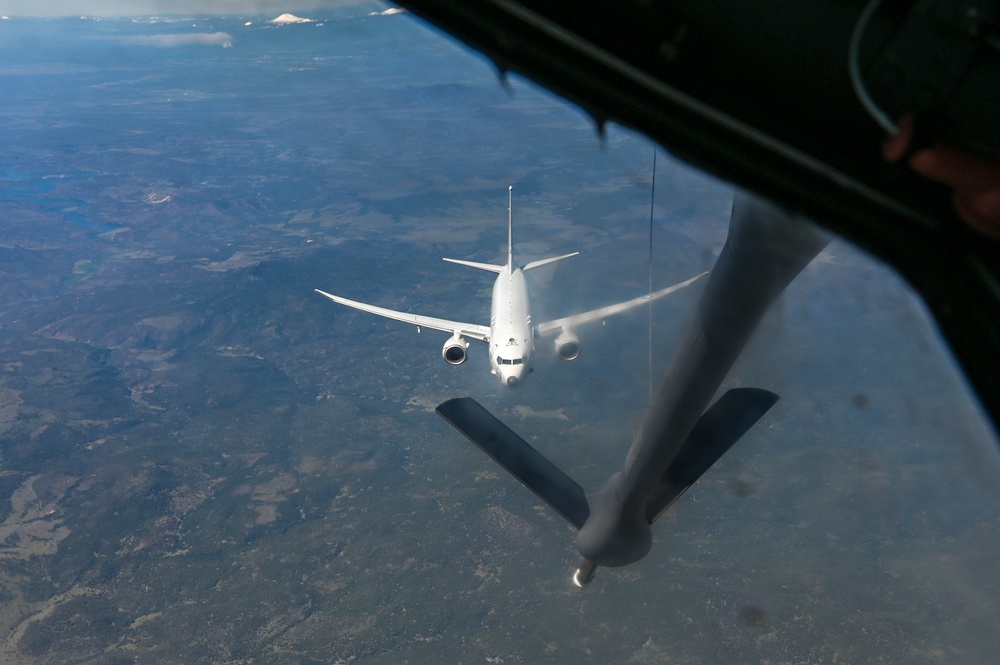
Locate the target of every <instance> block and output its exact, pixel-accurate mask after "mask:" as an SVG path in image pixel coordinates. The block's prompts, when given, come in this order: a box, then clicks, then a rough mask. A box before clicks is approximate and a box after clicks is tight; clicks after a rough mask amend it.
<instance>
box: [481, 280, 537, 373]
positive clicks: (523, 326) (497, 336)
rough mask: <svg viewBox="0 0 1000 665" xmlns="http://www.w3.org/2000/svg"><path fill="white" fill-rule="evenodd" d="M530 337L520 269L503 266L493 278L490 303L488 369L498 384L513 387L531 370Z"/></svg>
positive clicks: (532, 350) (532, 351)
mask: <svg viewBox="0 0 1000 665" xmlns="http://www.w3.org/2000/svg"><path fill="white" fill-rule="evenodd" d="M534 340H535V332H534V330H532V328H531V309H530V306H529V301H528V285H527V283H526V282H525V279H524V273H523V272H522V271H521V269H520V268H514V269H513V270H511V267H510V266H507V267H505V268H504V269H503V270H502V271H501V272H500V273H499V274H498V275H497V278H496V281H495V282H493V301H492V303H491V305H490V370H491V372H492V373H493V375H494V376H496V377H497V379H499V381H500V383H501V384H503V385H505V386H507V387H509V388H516V387H518V386H519V385H521V383H522V382H523V381H524V379H525V377H526V376H527V374H528V373H530V372H531V365H532V363H533V362H534V359H535V341H534Z"/></svg>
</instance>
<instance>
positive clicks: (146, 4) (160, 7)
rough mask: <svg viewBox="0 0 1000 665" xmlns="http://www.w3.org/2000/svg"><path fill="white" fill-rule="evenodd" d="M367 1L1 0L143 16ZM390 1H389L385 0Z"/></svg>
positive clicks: (36, 7) (46, 12)
mask: <svg viewBox="0 0 1000 665" xmlns="http://www.w3.org/2000/svg"><path fill="white" fill-rule="evenodd" d="M359 4H370V3H366V2H363V1H362V0H304V1H303V2H288V1H287V0H285V1H282V0H45V2H39V1H38V0H0V15H3V16H37V17H53V16H142V15H147V14H240V15H247V14H263V15H267V14H274V15H276V16H277V15H278V14H283V13H285V12H289V13H292V14H294V13H296V12H305V11H307V10H310V9H324V8H329V7H344V6H349V5H359ZM386 4H389V3H386Z"/></svg>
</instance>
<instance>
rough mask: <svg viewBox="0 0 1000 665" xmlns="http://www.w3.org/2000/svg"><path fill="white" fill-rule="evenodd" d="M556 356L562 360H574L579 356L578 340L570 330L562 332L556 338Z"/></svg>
mask: <svg viewBox="0 0 1000 665" xmlns="http://www.w3.org/2000/svg"><path fill="white" fill-rule="evenodd" d="M556 354H557V355H558V356H559V357H560V358H561V359H563V360H576V358H577V356H579V355H580V338H579V337H577V336H576V335H575V334H574V333H573V331H572V330H564V331H562V333H560V335H559V337H556Z"/></svg>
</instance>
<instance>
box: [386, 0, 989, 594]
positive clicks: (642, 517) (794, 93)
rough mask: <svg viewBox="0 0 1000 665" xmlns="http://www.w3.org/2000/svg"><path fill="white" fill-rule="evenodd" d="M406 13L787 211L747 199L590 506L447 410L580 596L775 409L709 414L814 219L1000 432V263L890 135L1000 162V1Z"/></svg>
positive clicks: (556, 477) (537, 460) (566, 483)
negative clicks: (926, 325)
mask: <svg viewBox="0 0 1000 665" xmlns="http://www.w3.org/2000/svg"><path fill="white" fill-rule="evenodd" d="M400 4H401V5H403V6H404V7H406V8H408V9H410V10H411V11H413V12H414V13H416V14H418V15H419V16H421V17H423V18H424V19H426V20H428V21H430V22H432V23H434V24H436V25H437V26H439V27H441V28H443V29H444V30H446V31H448V32H449V33H451V34H452V35H454V36H455V37H457V38H458V39H460V40H462V41H463V42H465V43H466V44H468V45H470V46H471V47H473V48H475V49H477V50H479V51H481V52H483V53H484V54H486V55H487V56H488V57H489V58H491V59H492V60H493V62H494V63H495V64H496V66H497V69H498V71H499V72H500V73H501V76H506V74H507V72H510V71H515V72H518V73H520V74H522V75H524V76H526V77H527V78H529V79H531V80H533V81H535V82H536V83H539V84H541V85H542V86H544V87H547V88H549V89H550V90H552V91H554V92H556V93H557V94H560V95H562V96H563V97H565V98H567V99H568V100H570V101H572V102H574V103H576V104H578V105H580V106H581V107H582V108H583V109H585V110H586V111H587V112H588V113H590V115H591V116H592V117H593V118H594V120H595V122H596V124H597V126H598V128H599V130H603V126H604V124H605V123H606V122H608V121H613V122H617V123H620V124H623V125H626V126H630V127H633V128H635V129H638V130H639V131H641V132H643V133H645V134H646V135H648V136H649V137H650V138H652V139H653V140H654V141H656V142H658V143H659V144H661V145H663V146H664V147H666V148H667V149H668V150H669V151H670V152H671V153H673V154H674V155H676V156H678V157H680V158H681V159H684V160H685V161H687V162H689V163H691V164H693V165H694V166H696V167H698V168H701V169H703V170H706V171H709V172H711V173H713V174H715V175H717V176H719V177H722V178H724V179H726V180H729V181H731V182H733V183H735V184H737V185H739V186H741V187H744V188H746V189H747V190H749V191H753V192H755V193H756V194H758V195H762V196H763V197H766V198H767V199H770V200H772V201H776V202H779V203H780V204H781V207H778V206H776V205H773V204H770V203H766V202H764V201H763V200H760V199H755V198H754V197H752V196H747V197H738V199H737V201H736V203H735V204H734V210H733V216H732V220H731V225H730V235H729V239H728V241H727V243H726V246H725V248H724V250H723V253H722V255H720V257H719V261H718V263H717V265H716V267H715V268H714V269H713V271H712V273H711V275H710V277H709V281H708V284H707V285H706V288H705V292H704V294H703V297H702V301H701V303H700V305H699V308H698V310H697V314H696V315H695V317H694V319H693V320H692V322H691V324H690V325H689V328H688V331H687V333H686V336H685V338H684V341H683V342H682V343H681V345H680V347H679V349H678V352H677V354H676V356H675V359H674V361H673V363H672V365H671V366H670V369H669V370H668V372H667V375H666V377H665V379H664V381H663V384H662V385H663V387H662V389H661V392H660V394H659V396H658V398H657V401H656V402H655V403H654V404H653V405H651V407H650V409H649V410H648V411H647V414H646V416H645V417H644V421H643V423H642V425H641V428H640V433H639V435H638V437H637V439H636V440H635V441H634V443H633V445H632V448H631V450H630V451H629V454H628V457H627V458H626V462H625V465H624V466H623V468H622V470H621V471H620V472H618V473H616V474H615V475H614V476H612V478H611V479H610V480H609V481H608V483H607V484H606V485H605V487H604V489H603V490H602V491H601V492H600V494H599V495H598V497H597V499H596V501H595V503H594V505H593V506H591V505H590V504H589V503H588V502H587V499H586V496H585V495H584V493H583V490H582V488H580V487H579V485H577V484H576V483H575V482H574V481H572V479H570V478H569V477H568V476H566V475H565V474H564V473H563V472H562V471H560V470H559V469H557V468H556V467H555V466H554V465H552V464H551V463H550V462H548V461H547V460H546V459H545V458H544V457H543V456H542V455H541V454H540V453H538V452H537V451H535V450H534V449H532V448H531V447H530V446H529V445H528V444H527V443H525V442H524V441H523V440H522V439H520V437H518V436H517V435H516V434H514V433H513V432H511V431H510V430H509V429H507V428H506V427H505V426H504V425H503V424H502V423H500V422H499V421H498V420H496V419H495V418H493V416H492V415H490V414H489V413H488V412H486V411H485V409H482V407H479V405H478V404H476V403H475V402H474V401H472V400H470V399H468V398H462V399H457V400H450V401H448V402H445V403H444V404H441V405H440V406H439V407H438V412H439V413H440V414H441V415H442V416H444V417H445V418H446V419H448V420H449V422H451V423H452V424H453V425H454V426H455V427H456V428H458V429H459V430H461V431H462V432H463V433H464V434H465V435H466V436H467V437H468V438H470V439H471V440H472V441H473V442H474V443H476V444H477V445H479V446H480V447H481V448H483V449H484V450H485V451H486V452H487V453H488V454H490V455H491V456H492V457H494V459H496V460H497V461H498V462H499V463H500V464H502V465H503V466H505V467H506V468H507V469H508V470H509V471H511V472H512V473H513V474H514V475H515V476H516V477H518V479H519V480H521V481H522V482H523V483H524V484H526V485H527V486H528V487H530V488H531V489H532V490H534V491H535V492H536V493H537V494H538V495H539V496H540V497H541V498H542V499H544V500H545V501H546V502H547V503H548V504H549V505H551V506H552V507H553V508H555V509H556V510H557V511H558V512H560V514H562V515H563V516H564V517H565V518H566V519H567V520H569V521H570V523H572V524H573V525H574V526H575V527H577V528H578V529H579V535H578V540H577V545H578V548H579V549H580V552H581V554H582V555H583V563H582V565H581V566H580V568H579V569H578V570H577V572H576V575H575V576H574V579H575V580H576V582H577V583H578V584H581V585H582V584H585V583H586V582H588V581H589V580H590V579H591V578H592V577H593V574H594V571H595V569H596V567H597V566H601V565H604V566H616V565H626V564H628V563H631V562H632V561H636V560H638V559H640V558H641V557H642V556H644V555H645V554H646V552H647V551H648V549H649V546H650V531H649V525H650V523H652V521H653V520H655V519H656V517H657V516H658V515H659V514H660V512H662V510H663V509H665V508H667V507H668V506H669V505H670V504H671V503H672V502H673V501H675V500H676V499H677V498H678V497H679V496H680V495H681V494H683V492H684V491H685V490H686V489H687V488H688V487H689V486H690V485H691V483H693V482H694V481H696V480H697V478H698V477H700V475H701V474H702V473H704V471H705V470H706V469H707V468H708V467H710V466H711V465H712V464H713V463H714V462H715V460H717V459H718V458H719V457H720V456H721V455H722V454H724V453H725V452H726V450H728V449H729V447H730V446H732V445H733V443H735V441H736V440H738V439H739V438H740V436H742V434H743V433H744V432H745V431H746V430H748V429H749V428H750V427H752V426H753V424H754V423H755V422H756V421H757V420H758V419H759V418H760V417H761V416H762V415H763V414H764V413H765V412H766V411H767V410H768V409H769V408H770V407H771V405H772V404H773V403H774V402H775V400H776V399H777V396H775V395H772V394H770V393H766V391H759V390H753V389H738V390H734V391H730V392H728V393H726V394H725V395H723V396H722V397H721V398H720V399H719V400H718V401H717V402H716V403H715V404H714V405H712V406H711V407H709V402H710V401H711V399H712V397H713V396H714V393H715V392H716V390H717V389H718V387H719V385H720V384H721V381H722V380H723V379H724V377H725V375H726V373H727V372H728V370H729V368H730V367H731V366H732V363H733V362H734V361H735V359H736V358H737V357H738V355H739V354H740V352H741V351H742V349H743V346H744V344H745V343H746V341H747V338H748V337H749V335H750V334H751V332H752V331H753V329H754V328H755V327H756V325H757V323H758V322H759V320H760V317H761V315H762V314H763V313H764V311H765V310H766V309H767V307H768V306H769V305H770V303H771V302H772V301H773V300H774V298H776V297H777V296H778V295H779V294H780V293H781V291H782V290H783V289H784V287H785V286H786V285H787V284H788V283H789V282H790V281H791V280H792V279H794V277H795V276H796V275H797V274H798V272H799V271H800V270H801V269H802V267H804V266H805V265H806V264H808V262H809V261H810V260H811V259H812V258H813V257H814V256H815V255H816V253H818V252H819V251H820V249H822V247H823V245H824V244H825V239H824V236H823V235H822V234H821V233H819V232H817V231H816V230H815V229H814V228H813V227H811V226H809V225H808V224H806V223H804V220H805V218H808V219H812V220H816V221H817V222H818V223H821V224H823V225H824V226H825V227H827V228H828V229H830V230H832V231H835V232H836V233H838V234H839V235H841V236H843V237H846V238H847V239H849V240H852V241H854V242H855V243H856V244H858V245H860V246H861V247H863V248H864V249H866V250H868V251H870V252H872V253H874V254H876V255H877V256H879V257H881V258H882V259H883V260H885V261H887V262H888V263H890V264H892V265H893V266H894V267H895V268H896V269H897V270H898V271H899V272H900V274H901V275H902V276H903V277H904V278H905V279H907V281H909V283H910V284H911V285H912V286H913V287H914V288H915V289H916V290H917V291H918V292H919V293H920V294H921V295H922V296H923V298H924V300H925V302H926V303H927V305H928V307H929V309H930V311H931V313H932V314H933V315H934V317H935V319H936V321H937V323H938V325H939V327H940V329H941V332H942V333H943V335H944V337H945V338H946V340H947V341H948V342H949V344H950V345H951V348H952V350H953V351H954V353H955V355H956V358H957V360H958V361H959V363H960V365H961V367H962V369H963V371H964V372H965V374H966V376H967V377H968V379H969V380H970V383H971V384H972V386H973V387H974V389H975V390H976V393H977V395H978V397H979V399H980V401H981V402H982V404H983V406H984V407H985V409H986V411H987V413H988V414H989V415H990V417H991V419H992V421H993V424H994V427H995V428H996V427H997V426H998V424H1000V373H998V372H996V367H1000V243H997V242H996V241H993V240H990V239H986V238H984V237H982V236H981V235H978V234H976V233H974V232H973V231H972V230H970V229H969V228H967V227H966V226H965V225H964V224H963V223H962V222H961V221H960V220H959V219H958V218H957V217H956V215H955V213H954V211H953V210H952V208H951V202H950V197H951V193H950V191H949V190H948V189H947V188H945V187H943V186H939V185H936V184H934V183H931V182H929V181H926V180H924V179H921V178H920V177H918V176H916V175H915V174H914V173H912V172H911V171H909V170H908V169H907V168H906V167H905V166H902V165H901V163H897V164H891V165H890V164H887V163H885V162H884V161H883V160H882V159H881V157H880V155H879V147H880V146H881V144H882V142H883V141H884V139H885V137H886V131H887V130H889V131H890V132H891V130H892V119H893V118H900V117H902V116H903V115H913V116H915V117H916V118H917V120H916V125H917V127H919V128H921V131H922V136H921V137H918V140H917V144H918V145H919V144H923V145H930V144H933V143H935V142H938V141H940V142H944V143H947V144H950V145H953V146H957V147H959V148H960V149H962V150H965V151H968V152H969V153H971V154H975V155H978V156H980V157H985V158H987V159H991V160H994V161H1000V132H997V131H996V127H998V126H1000V118H998V117H997V115H998V112H1000V3H998V1H997V0H958V1H953V0H909V1H903V2H894V3H884V2H881V0H869V2H867V3H861V2H856V3H847V2H843V1H842V0H807V1H802V0H767V1H765V2H757V3H746V2H741V0H721V1H720V2H714V3H705V2H700V1H699V0H659V1H656V2H648V1H645V0H623V1H622V2H616V3H608V2H605V1H603V0H583V1H582V2H578V3H573V5H572V6H571V7H568V6H567V5H566V4H565V3H562V2H555V1H554V0H479V1H478V2H475V3H468V2H465V1H464V0H401V2H400ZM762 36H767V37H768V38H766V39H763V38H762ZM751 275H752V276H753V278H752V279H748V276H751ZM706 407H708V408H707V410H706Z"/></svg>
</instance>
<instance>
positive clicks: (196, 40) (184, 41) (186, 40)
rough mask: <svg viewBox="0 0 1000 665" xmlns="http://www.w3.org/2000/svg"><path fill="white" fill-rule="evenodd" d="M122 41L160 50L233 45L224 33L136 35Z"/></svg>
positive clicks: (229, 37) (230, 38) (228, 36)
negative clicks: (177, 47)
mask: <svg viewBox="0 0 1000 665" xmlns="http://www.w3.org/2000/svg"><path fill="white" fill-rule="evenodd" d="M122 41H124V42H125V43H126V44H137V45H139V46H158V47H160V48H170V47H172V46H222V47H224V48H228V47H230V46H232V45H233V38H232V37H231V36H230V35H229V34H227V33H225V32H213V33H194V34H189V35H137V36H135V37H123V38H122Z"/></svg>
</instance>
